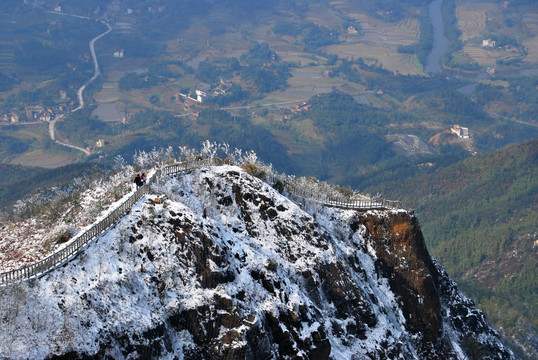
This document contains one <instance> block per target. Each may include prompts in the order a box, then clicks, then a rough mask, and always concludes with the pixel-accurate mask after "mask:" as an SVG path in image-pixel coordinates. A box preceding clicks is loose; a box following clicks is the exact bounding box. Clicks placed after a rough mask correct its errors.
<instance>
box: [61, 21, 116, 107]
mask: <svg viewBox="0 0 538 360" xmlns="http://www.w3.org/2000/svg"><path fill="white" fill-rule="evenodd" d="M102 23H103V24H105V25H106V27H107V31H105V32H104V33H102V34H99V35H97V36H96V37H94V38H93V39H91V40H90V52H91V54H92V59H93V66H94V74H93V76H92V78H91V79H90V80H88V81H87V82H86V84H84V85H82V86H81V87H80V89H78V91H77V96H78V103H79V105H78V107H77V108H75V109H73V110H71V112H75V111H78V110H80V109H82V108H83V107H84V98H83V96H82V93H83V92H84V89H86V86H87V85H89V84H90V83H91V82H92V81H94V80H95V79H96V78H97V77H98V76H99V75H101V71H100V70H99V63H98V62H97V55H95V42H96V41H97V40H99V39H100V38H102V37H103V36H105V35H106V34H108V33H109V32H111V31H112V27H111V26H110V25H109V24H108V23H107V22H104V21H102Z"/></svg>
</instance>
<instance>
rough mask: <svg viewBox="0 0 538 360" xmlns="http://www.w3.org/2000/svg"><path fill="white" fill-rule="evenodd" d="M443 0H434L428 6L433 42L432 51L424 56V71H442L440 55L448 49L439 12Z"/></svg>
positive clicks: (441, 16)
mask: <svg viewBox="0 0 538 360" xmlns="http://www.w3.org/2000/svg"><path fill="white" fill-rule="evenodd" d="M442 2H443V0H434V1H433V2H432V3H431V4H430V5H428V8H429V10H430V22H431V24H432V27H433V44H432V51H431V53H430V54H429V55H428V57H427V58H426V66H425V68H424V70H425V72H426V73H440V72H442V71H443V68H442V67H441V57H442V56H443V55H444V54H445V53H446V52H447V50H448V39H447V38H446V36H445V34H444V27H443V15H442V14H441V3H442Z"/></svg>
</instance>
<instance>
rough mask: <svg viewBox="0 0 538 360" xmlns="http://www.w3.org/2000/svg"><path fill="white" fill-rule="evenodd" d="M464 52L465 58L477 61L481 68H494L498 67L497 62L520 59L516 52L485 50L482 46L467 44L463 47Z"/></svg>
mask: <svg viewBox="0 0 538 360" xmlns="http://www.w3.org/2000/svg"><path fill="white" fill-rule="evenodd" d="M463 51H464V53H465V56H468V57H470V58H471V60H472V61H476V62H477V63H478V64H480V65H481V66H492V67H494V66H495V65H496V60H499V59H502V60H508V59H515V58H519V57H520V55H519V54H518V53H517V52H516V53H514V52H510V51H504V50H494V49H489V48H484V47H482V46H481V45H472V44H467V45H464V46H463Z"/></svg>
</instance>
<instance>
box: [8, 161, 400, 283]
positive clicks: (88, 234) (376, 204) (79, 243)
mask: <svg viewBox="0 0 538 360" xmlns="http://www.w3.org/2000/svg"><path fill="white" fill-rule="evenodd" d="M215 163H216V159H205V160H197V161H188V162H182V163H178V164H173V165H168V166H165V167H163V168H162V169H161V170H158V171H156V172H155V173H154V174H153V175H152V176H151V177H149V178H148V180H147V182H146V184H145V185H144V186H142V187H140V188H139V189H138V190H136V191H135V192H133V193H132V194H131V196H129V198H127V199H126V200H125V201H124V202H123V203H121V204H120V205H119V206H118V207H116V209H114V210H113V211H112V212H110V213H109V214H108V215H107V216H106V217H105V218H104V219H102V220H100V221H99V222H97V223H95V224H94V225H92V226H91V227H90V228H89V229H86V230H85V231H83V232H82V233H80V234H77V235H76V236H75V237H74V238H73V239H72V240H70V242H69V244H68V245H67V246H66V247H64V248H62V249H60V250H58V251H57V252H55V253H53V254H51V255H49V256H48V257H46V258H45V259H43V260H40V261H38V262H36V263H33V264H30V265H27V266H24V267H22V268H20V269H15V270H11V271H6V272H3V273H0V286H1V285H6V284H10V283H14V282H18V281H23V280H29V279H33V278H37V277H40V276H42V275H44V274H46V273H47V272H48V271H50V270H52V269H54V268H56V267H58V266H60V265H62V264H64V263H65V262H67V261H69V260H70V259H72V258H73V257H74V256H76V255H77V254H78V253H79V252H80V251H81V250H82V249H83V248H84V247H85V246H86V245H87V244H89V243H90V242H91V241H92V240H93V239H95V238H96V237H98V236H99V235H101V234H102V233H103V232H105V230H107V229H108V228H110V227H111V226H112V225H114V224H115V223H116V222H117V221H118V220H119V219H120V218H122V217H123V216H124V215H125V214H127V213H128V212H129V211H130V210H131V208H132V207H133V206H134V205H135V204H136V203H137V202H138V200H140V199H141V198H142V196H144V194H146V193H148V192H149V186H150V185H151V184H152V183H154V182H155V181H157V180H158V179H160V178H162V177H164V176H170V175H173V174H177V173H180V172H182V171H186V170H190V169H194V168H198V167H202V166H208V165H212V164H215ZM287 190H288V192H290V193H292V194H293V195H294V196H297V197H300V198H302V199H303V200H306V201H312V202H317V203H319V204H321V205H324V206H332V207H339V208H345V209H361V210H368V209H387V208H395V207H398V205H399V202H396V201H389V200H383V199H379V200H374V199H369V200H351V199H349V200H346V199H328V198H326V197H322V196H313V195H312V194H311V193H307V192H306V191H304V189H301V188H298V187H289V188H287Z"/></svg>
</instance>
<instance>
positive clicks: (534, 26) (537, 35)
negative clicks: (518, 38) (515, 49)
mask: <svg viewBox="0 0 538 360" xmlns="http://www.w3.org/2000/svg"><path fill="white" fill-rule="evenodd" d="M523 23H524V24H525V26H526V27H527V29H528V30H529V32H530V33H531V34H533V35H534V36H533V37H532V38H530V39H527V40H524V41H523V46H525V48H527V51H528V55H527V56H526V57H525V59H524V61H525V62H527V63H538V6H534V7H532V6H529V9H528V11H525V13H524V15H523Z"/></svg>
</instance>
